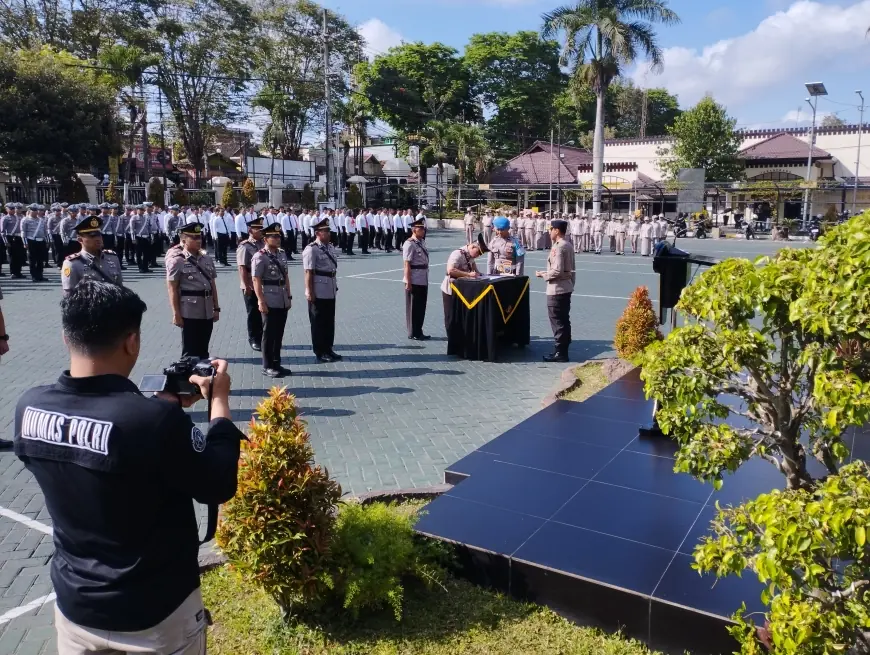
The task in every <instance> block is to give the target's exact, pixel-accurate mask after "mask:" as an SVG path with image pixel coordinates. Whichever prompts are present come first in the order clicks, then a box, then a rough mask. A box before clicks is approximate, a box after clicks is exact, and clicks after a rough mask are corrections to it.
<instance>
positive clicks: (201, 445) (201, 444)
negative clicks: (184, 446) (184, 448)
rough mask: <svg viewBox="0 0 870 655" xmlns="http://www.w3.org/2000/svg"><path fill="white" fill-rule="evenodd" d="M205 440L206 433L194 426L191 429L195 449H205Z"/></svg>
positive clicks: (191, 439) (199, 450) (199, 451)
mask: <svg viewBox="0 0 870 655" xmlns="http://www.w3.org/2000/svg"><path fill="white" fill-rule="evenodd" d="M205 441H206V439H205V435H204V434H203V433H202V430H200V429H199V428H198V427H196V426H193V429H192V430H191V431H190V442H191V443H192V444H193V449H194V450H195V451H196V452H198V453H201V452H202V451H204V450H205Z"/></svg>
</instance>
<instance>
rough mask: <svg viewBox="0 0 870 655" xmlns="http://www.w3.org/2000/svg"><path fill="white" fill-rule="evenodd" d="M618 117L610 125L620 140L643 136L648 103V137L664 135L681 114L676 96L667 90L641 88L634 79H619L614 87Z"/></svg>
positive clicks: (611, 88) (646, 131)
mask: <svg viewBox="0 0 870 655" xmlns="http://www.w3.org/2000/svg"><path fill="white" fill-rule="evenodd" d="M610 91H611V92H612V93H613V96H614V98H613V100H614V104H615V114H616V115H615V116H614V117H613V120H612V122H611V123H609V124H611V125H612V127H613V128H614V130H615V132H616V136H617V137H618V138H621V139H627V138H634V137H638V136H640V133H641V124H642V122H643V114H644V103H646V129H645V134H646V136H663V135H665V134H667V133H668V128H669V127H671V126H672V125H673V124H674V121H675V120H676V119H677V116H679V115H680V114H681V113H682V112H681V111H680V105H679V102H678V101H677V97H676V96H674V95H671V94H670V93H668V92H667V90H666V89H646V90H644V89H639V88H638V87H636V86H635V85H634V84H633V83H632V82H631V80H627V81H622V80H617V81H616V82H615V83H614V84H613V85H612V86H611V87H610Z"/></svg>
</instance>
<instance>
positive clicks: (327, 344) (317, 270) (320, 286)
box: [302, 218, 341, 363]
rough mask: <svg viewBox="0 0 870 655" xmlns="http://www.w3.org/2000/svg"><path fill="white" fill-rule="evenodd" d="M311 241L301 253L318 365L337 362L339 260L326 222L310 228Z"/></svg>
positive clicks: (313, 344) (338, 356)
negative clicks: (312, 236) (311, 230)
mask: <svg viewBox="0 0 870 655" xmlns="http://www.w3.org/2000/svg"><path fill="white" fill-rule="evenodd" d="M313 229H314V241H312V242H311V243H309V244H308V246H307V247H306V248H305V250H304V251H303V252H302V268H303V269H304V270H305V299H306V300H308V320H309V322H310V323H311V345H312V347H313V349H314V356H315V357H317V361H318V362H321V363H322V362H327V363H328V362H337V361H339V360H341V355H337V354H336V353H335V350H333V346H334V343H335V297H336V294H337V293H338V283H337V282H336V279H335V278H336V275H338V259H337V256H336V254H335V248H333V247H332V244H331V243H330V239H329V219H328V218H324V219H323V220H321V221H319V222H317V223H315V224H314V226H313Z"/></svg>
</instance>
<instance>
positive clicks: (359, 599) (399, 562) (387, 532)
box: [329, 503, 446, 621]
mask: <svg viewBox="0 0 870 655" xmlns="http://www.w3.org/2000/svg"><path fill="white" fill-rule="evenodd" d="M416 520H417V519H416V516H412V515H411V514H402V513H399V512H395V511H393V510H391V508H390V507H389V506H387V505H384V504H382V503H375V504H372V505H359V504H348V505H345V506H344V507H343V508H342V510H341V512H340V513H339V515H338V521H337V523H336V526H335V538H334V540H333V544H332V567H331V570H332V574H331V577H330V581H329V584H330V586H332V588H333V590H334V591H335V593H336V594H337V596H338V598H339V600H340V601H341V602H342V604H343V606H344V607H345V609H349V610H350V611H351V612H352V613H353V614H354V616H356V615H357V614H359V611H360V610H362V609H367V608H369V609H377V608H380V607H383V606H385V605H386V606H389V607H390V608H391V609H392V610H393V613H394V614H395V617H396V620H397V621H399V620H401V618H402V598H403V596H404V586H403V583H402V581H403V579H404V578H408V577H410V576H413V577H416V578H419V579H420V580H422V581H423V582H424V583H425V584H426V585H429V586H431V585H435V584H440V582H441V580H442V579H443V577H444V569H443V568H442V566H441V563H442V562H443V561H444V558H445V552H446V551H445V550H444V548H443V546H441V545H440V544H438V543H435V542H432V541H429V540H423V539H419V538H417V537H415V535H414V523H415V522H416Z"/></svg>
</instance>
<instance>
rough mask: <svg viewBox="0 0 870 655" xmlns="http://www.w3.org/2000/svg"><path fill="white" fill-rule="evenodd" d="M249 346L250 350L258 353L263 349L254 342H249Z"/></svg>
mask: <svg viewBox="0 0 870 655" xmlns="http://www.w3.org/2000/svg"><path fill="white" fill-rule="evenodd" d="M250 344H251V348H253V349H254V350H256V351H257V352H260V351H261V350H263V348H262V347H261V346H260V344H258V343H257V342H256V341H251V342H250Z"/></svg>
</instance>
